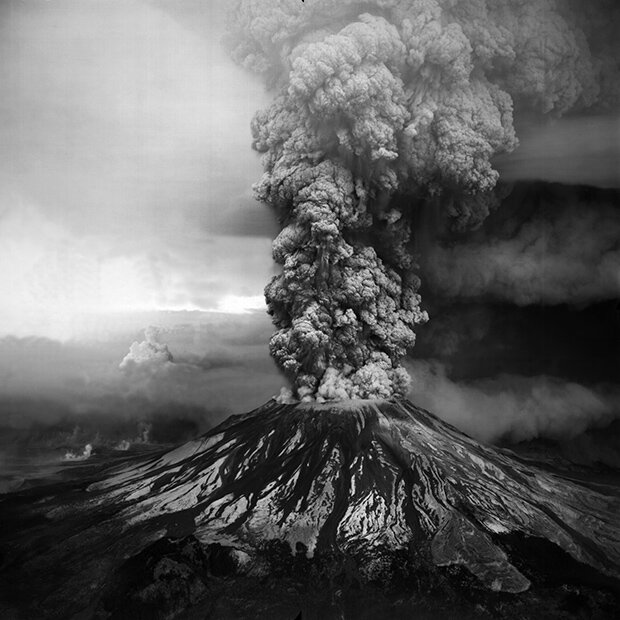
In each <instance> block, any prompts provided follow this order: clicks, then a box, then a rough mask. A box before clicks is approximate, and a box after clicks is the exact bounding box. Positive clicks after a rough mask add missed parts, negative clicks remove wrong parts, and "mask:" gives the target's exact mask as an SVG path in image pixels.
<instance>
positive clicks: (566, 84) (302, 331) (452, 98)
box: [228, 0, 619, 400]
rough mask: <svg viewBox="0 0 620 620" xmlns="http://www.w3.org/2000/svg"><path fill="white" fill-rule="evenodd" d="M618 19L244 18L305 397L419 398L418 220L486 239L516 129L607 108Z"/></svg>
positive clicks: (268, 195) (233, 34) (282, 327)
mask: <svg viewBox="0 0 620 620" xmlns="http://www.w3.org/2000/svg"><path fill="white" fill-rule="evenodd" d="M618 15H619V13H618V9H617V7H615V6H614V5H613V3H611V2H607V1H605V0H601V1H599V2H593V3H588V5H587V6H586V7H584V6H583V4H582V3H578V2H567V3H558V2H555V1H553V0H539V1H537V2H528V3H523V2H516V1H513V0H504V1H501V2H490V1H488V2H487V1H485V0H476V1H474V2H467V3H455V2H452V1H448V0H445V1H441V0H409V1H403V0H383V1H381V2H378V1H377V2H359V1H354V0H348V1H345V2H341V1H339V2H336V1H335V0H317V1H316V2H308V3H293V2H286V3H285V2H264V1H258V0H240V1H238V2H237V3H235V4H234V8H233V12H232V15H231V20H230V33H229V37H228V44H229V46H230V48H231V52H232V55H233V57H234V58H235V59H236V60H237V61H238V62H239V63H241V64H242V65H244V66H246V67H248V68H251V69H253V70H254V71H256V72H258V73H259V74H261V75H262V76H263V77H264V78H265V80H266V82H267V83H268V84H269V85H270V86H271V87H272V89H273V90H274V91H275V99H274V101H273V103H272V105H271V106H270V107H269V108H267V109H266V110H262V111H260V112H258V113H257V115H256V116H255V118H254V121H253V123H252V132H253V137H254V143H253V145H254V148H255V149H256V150H257V151H259V152H261V153H263V167H264V170H265V173H264V175H263V178H262V179H261V181H260V182H259V183H258V184H257V185H256V187H255V192H256V195H257V197H258V198H259V199H260V200H262V201H263V202H265V203H267V204H268V205H270V206H271V207H273V208H274V209H275V211H276V212H277V214H278V217H279V221H280V223H281V226H282V232H281V233H280V235H279V236H278V237H277V238H276V240H275V242H274V245H273V256H274V259H275V260H276V262H277V263H279V264H280V265H281V267H282V272H281V273H280V274H279V275H277V276H275V277H274V278H273V280H272V281H271V282H270V284H269V285H268V286H267V288H266V291H265V293H266V298H267V303H268V307H269V311H270V314H271V315H272V316H273V319H274V324H275V326H276V333H275V334H274V335H273V337H272V339H271V342H270V350H271V354H272V356H273V357H274V359H275V360H276V362H277V363H278V365H279V366H280V368H281V369H282V370H283V372H284V373H285V374H286V375H287V377H288V378H289V379H290V380H291V383H292V387H293V392H294V396H296V397H297V398H299V399H302V400H305V399H317V400H337V399H342V398H351V397H358V398H359V397H361V398H373V397H386V396H390V395H402V394H404V393H406V391H407V385H408V377H407V373H406V372H405V369H404V367H403V366H402V363H401V361H402V359H403V356H404V355H405V353H406V352H407V350H408V349H410V348H411V347H412V346H413V345H414V343H415V333H414V328H415V327H416V325H421V324H423V323H424V322H425V321H426V320H427V315H426V312H425V311H424V310H423V309H422V306H421V299H420V296H419V294H418V290H419V284H420V283H419V280H418V278H417V275H416V274H417V268H416V256H415V255H414V245H413V240H414V239H415V238H416V237H424V235H425V234H428V232H425V231H420V230H419V223H420V222H422V221H423V219H422V218H420V213H421V212H422V211H424V210H426V211H431V212H433V213H435V214H436V215H435V216H434V217H435V218H439V219H440V220H442V221H444V222H446V224H445V226H447V228H448V229H451V230H454V231H458V232H464V231H467V230H471V229H474V228H477V227H479V226H480V224H481V223H482V222H484V220H485V219H486V218H487V217H488V216H489V213H490V212H491V211H492V210H493V209H494V208H495V207H496V206H497V204H498V203H499V201H500V200H501V196H500V194H498V193H497V191H496V185H497V181H498V178H499V174H498V172H497V170H495V169H494V167H493V163H492V162H493V161H494V158H496V157H497V156H498V155H501V154H502V153H509V152H511V151H514V149H515V148H516V147H517V145H518V136H517V135H516V133H515V126H514V123H513V116H516V117H517V118H519V117H520V116H524V117H527V118H531V117H532V116H534V117H540V118H544V117H560V116H562V115H564V114H568V113H581V112H582V111H584V110H588V109H591V110H604V109H609V108H611V107H612V106H613V105H614V104H615V102H617V100H618V92H617V90H618V89H617V82H616V77H617V70H618V61H617V58H616V57H615V55H614V51H615V41H614V39H615V35H614V24H616V23H617V19H618ZM426 219H427V220H428V219H429V218H428V216H427V218H426ZM431 219H432V218H431ZM559 225H560V224H558V226H559ZM560 232H561V231H560ZM417 243H418V247H421V245H420V243H419V241H417ZM596 259H597V255H596V251H594V257H593V258H592V261H595V260H596ZM585 269H587V265H586V267H585V268H584V270H585ZM438 279H439V280H440V279H441V278H438ZM570 284H571V283H569V285H570ZM448 294H452V292H451V291H449V292H448ZM588 295H590V293H588V292H587V291H586V292H584V293H583V294H582V296H585V297H588Z"/></svg>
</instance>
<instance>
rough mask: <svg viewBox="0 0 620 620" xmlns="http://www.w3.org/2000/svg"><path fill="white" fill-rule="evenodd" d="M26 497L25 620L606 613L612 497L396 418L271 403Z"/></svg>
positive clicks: (21, 603) (21, 544) (618, 554)
mask: <svg viewBox="0 0 620 620" xmlns="http://www.w3.org/2000/svg"><path fill="white" fill-rule="evenodd" d="M33 493H34V491H33ZM37 493H38V494H33V495H30V496H28V495H27V494H17V495H14V496H9V497H8V499H6V500H5V501H4V504H3V512H4V514H6V515H7V519H9V518H10V519H12V523H13V524H18V523H19V522H20V520H21V519H26V518H28V519H30V521H29V524H30V525H28V526H24V527H14V529H13V531H10V532H7V531H4V532H3V533H2V534H1V535H0V536H1V539H0V540H1V541H2V551H3V554H4V562H3V572H2V575H3V581H4V583H3V584H2V585H4V586H6V587H7V588H10V589H7V590H6V591H7V592H10V594H11V596H12V597H13V598H12V603H11V604H12V605H13V606H14V607H17V608H19V607H21V608H25V609H26V610H27V614H30V616H27V617H58V618H64V617H68V616H70V615H71V614H75V613H78V612H82V613H83V614H86V616H85V617H89V616H88V614H89V613H90V614H91V615H97V616H98V617H119V618H120V617H153V618H155V617H157V618H164V617H166V618H168V617H175V616H179V614H180V617H190V616H189V615H188V613H189V611H188V610H190V609H192V610H194V611H195V612H196V614H198V615H196V616H191V617H202V618H205V617H213V618H223V617H231V618H232V617H239V618H241V617H255V615H253V612H254V613H256V612H257V610H260V613H259V615H269V616H270V617H273V618H276V617H283V618H288V617H290V618H293V617H295V615H297V613H299V610H300V609H303V610H305V611H304V613H305V616H304V617H312V614H315V613H316V614H319V615H318V616H317V617H332V615H333V617H342V615H343V614H344V615H345V617H351V618H358V617H359V618H361V617H369V618H370V617H373V618H378V617H401V616H400V615H399V614H400V613H401V612H402V614H403V615H402V617H406V616H407V614H411V613H414V612H415V613H417V614H422V616H420V617H424V615H423V614H424V613H428V614H430V615H428V616H427V617H437V614H439V617H446V614H452V613H453V612H456V610H458V613H459V614H460V615H461V616H462V617H500V616H501V617H506V618H526V617H528V609H529V610H530V612H531V611H532V609H534V608H536V607H537V608H540V609H542V610H544V612H545V614H546V616H545V617H557V618H564V617H566V618H571V617H584V618H585V617H597V614H603V615H599V616H598V617H605V614H607V613H610V610H611V613H612V615H613V614H615V612H616V611H617V610H618V607H617V604H618V603H617V600H618V599H617V595H616V594H615V593H614V592H615V591H616V589H617V586H618V578H619V577H620V568H619V567H620V533H619V528H618V523H617V515H618V514H620V501H619V500H618V497H617V495H616V496H613V495H611V494H605V493H604V492H602V491H601V490H600V489H598V490H593V489H591V488H587V487H585V486H581V485H579V484H577V483H574V482H571V481H568V480H566V479H563V478H562V477H560V476H556V475H553V474H550V473H546V472H544V471H543V470H540V469H537V468H536V467H533V466H531V465H528V464H524V463H523V462H521V461H519V460H517V459H515V458H512V457H511V456H510V455H508V454H506V453H503V452H501V451H498V450H494V449H491V448H488V447H484V446H482V445H480V444H478V443H477V442H475V441H473V440H472V439H470V438H469V437H467V436H465V435H463V434H462V433H460V432H458V431H457V430H456V429H454V428H452V427H450V426H449V425H447V424H445V423H443V422H441V421H439V420H438V419H437V418H436V417H434V416H433V415H431V414H430V413H428V412H426V411H423V410H421V409H418V408H416V407H414V406H413V405H412V404H411V403H408V402H406V401H348V402H342V403H338V404H336V405H334V404H332V405H316V404H315V405H305V404H301V405H281V404H277V403H275V402H274V401H271V402H269V403H267V404H266V405H265V406H263V407H261V408H259V409H256V410H255V411H252V412H250V413H248V414H246V415H241V416H234V417H231V418H230V419H229V420H227V421H226V422H225V423H224V424H222V425H221V426H219V427H218V428H216V429H214V430H213V431H211V432H209V433H208V434H206V435H205V436H203V437H201V438H200V439H197V440H195V441H192V442H189V443H187V444H184V445H182V446H180V447H178V448H176V449H175V450H172V451H169V452H165V453H163V454H158V455H156V456H150V457H147V458H145V459H144V460H142V461H139V462H134V463H129V464H125V465H123V466H121V467H117V468H115V469H114V470H112V471H109V472H108V473H107V474H106V475H105V476H103V477H102V478H101V479H98V480H96V481H85V482H84V483H83V484H82V485H81V486H79V485H77V484H76V485H74V486H73V487H72V488H71V489H70V490H69V489H64V490H63V489H56V490H55V491H54V492H51V491H49V490H48V491H45V490H38V491H37ZM536 541H538V542H536ZM274 545H275V546H274ZM540 557H546V558H548V562H547V563H542V564H541V562H540V561H539V558H540ZM560 565H564V566H569V565H570V566H571V567H572V568H571V571H572V572H571V573H570V574H565V573H562V570H561V567H560ZM554 573H555V574H556V576H557V575H560V577H559V578H556V579H555V580H554V579H553V578H550V575H551V576H553V574H554ZM573 577H574V578H573ZM33 583H34V584H36V585H35V586H32V584H33ZM28 584H29V586H28ZM77 591H79V592H81V595H80V596H79V597H78V596H76V592H77ZM84 593H88V594H84ZM9 602H11V601H9ZM155 610H157V611H155ZM371 610H374V611H373V613H374V615H366V614H367V613H370V611H371ZM425 610H426V611H425ZM126 613H132V614H133V616H126V615H122V614H126ZM149 613H150V614H151V615H149ZM192 613H193V612H192ZM37 614H38V615H37ZM384 614H385V615H384ZM584 614H585V615H584ZM587 614H589V615H587ZM543 615H544V614H543Z"/></svg>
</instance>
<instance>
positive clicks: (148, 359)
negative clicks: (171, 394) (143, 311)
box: [118, 326, 174, 370]
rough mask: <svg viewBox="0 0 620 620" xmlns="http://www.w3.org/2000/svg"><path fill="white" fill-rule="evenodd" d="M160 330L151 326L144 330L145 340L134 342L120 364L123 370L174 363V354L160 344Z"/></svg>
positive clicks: (164, 345)
mask: <svg viewBox="0 0 620 620" xmlns="http://www.w3.org/2000/svg"><path fill="white" fill-rule="evenodd" d="M158 339H159V330H158V329H157V328H156V327H153V326H150V327H147V328H146V329H145V330H144V340H142V342H138V341H134V342H133V343H132V344H131V346H130V347H129V353H127V355H125V357H124V358H123V359H122V361H121V363H120V364H119V366H118V367H119V368H120V369H121V370H128V369H131V368H133V367H135V366H139V367H146V366H156V365H160V364H167V363H171V362H173V361H174V360H173V357H172V353H170V351H169V350H168V346H167V345H166V344H163V343H161V342H159V340H158Z"/></svg>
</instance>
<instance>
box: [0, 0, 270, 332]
mask: <svg viewBox="0 0 620 620" xmlns="http://www.w3.org/2000/svg"><path fill="white" fill-rule="evenodd" d="M222 7H223V5H222V4H221V3H193V2H190V3H182V6H179V5H176V6H175V3H170V2H162V3H153V2H138V1H135V0H129V1H128V2H116V1H114V0H98V1H94V2H93V1H87V2H80V1H77V0H55V1H53V2H44V1H42V0H29V1H27V2H24V1H23V0H9V1H8V2H3V4H2V20H1V22H0V29H1V32H0V79H1V81H2V84H3V89H2V90H3V92H2V95H1V99H0V121H1V122H0V141H1V142H2V145H3V148H2V151H1V154H0V187H1V188H2V189H1V190H0V191H1V195H0V286H1V287H2V290H5V291H7V290H8V291H10V295H8V296H7V297H6V298H5V299H4V300H3V303H2V305H1V307H0V330H1V333H3V334H5V335H6V334H9V335H20V336H31V335H37V336H46V337H52V338H60V339H67V338H71V337H73V336H76V335H77V334H75V333H73V332H74V328H75V317H76V315H78V314H81V313H84V312H92V311H97V312H98V313H100V314H101V313H103V314H106V313H110V312H122V311H136V310H141V311H144V310H171V309H194V310H214V309H218V310H226V311H229V310H232V311H242V310H244V309H252V308H263V307H264V302H263V301H262V288H263V286H264V282H266V281H267V279H268V277H269V275H270V271H271V269H272V267H271V260H270V252H269V246H270V238H271V236H272V233H273V229H274V224H273V218H272V217H271V215H270V214H269V213H268V211H267V210H266V209H262V208H261V207H260V206H259V205H258V204H257V203H256V202H255V201H254V200H253V199H252V197H251V185H252V182H254V181H255V180H257V179H258V178H259V177H260V171H261V169H260V162H259V159H258V156H257V155H256V154H255V153H254V152H253V151H252V150H251V149H250V147H249V145H250V131H249V123H250V119H251V117H252V115H253V113H254V111H255V110H256V109H257V108H258V107H261V106H262V105H264V104H265V103H266V102H267V101H268V97H267V95H266V94H265V93H264V90H263V87H262V85H261V84H260V83H259V82H258V81H257V80H255V79H254V78H253V76H252V75H250V74H248V73H246V72H245V71H243V70H242V69H240V68H238V67H236V66H235V65H234V64H233V62H232V61H231V60H229V59H228V57H227V55H226V52H225V50H224V49H223V47H222V46H221V44H220V37H221V34H222V32H223V25H224V24H223V11H222ZM198 24H199V26H198Z"/></svg>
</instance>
